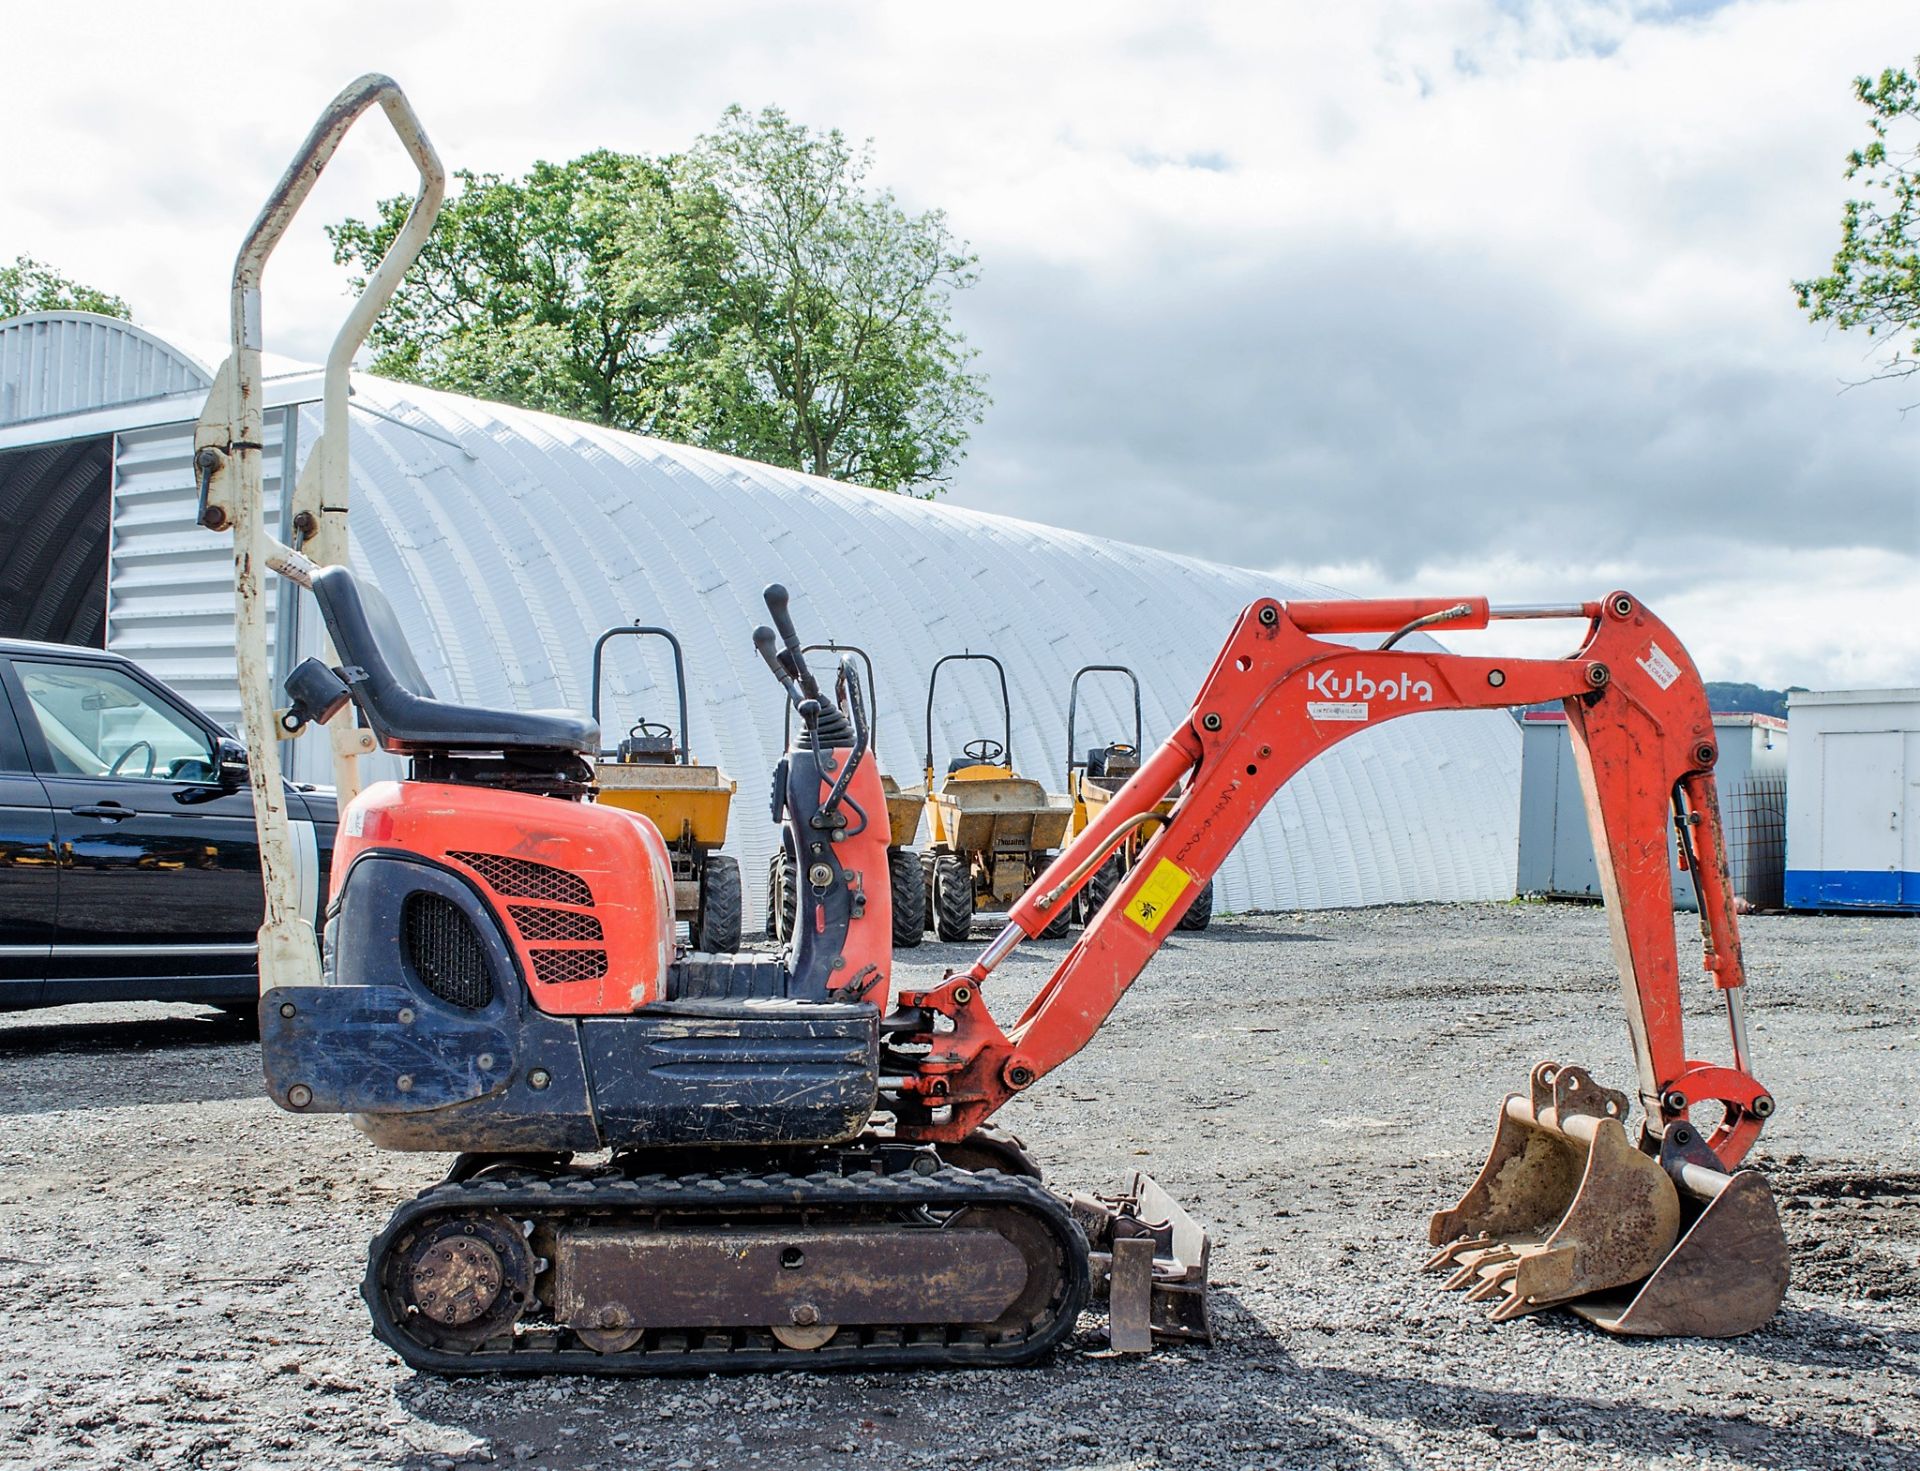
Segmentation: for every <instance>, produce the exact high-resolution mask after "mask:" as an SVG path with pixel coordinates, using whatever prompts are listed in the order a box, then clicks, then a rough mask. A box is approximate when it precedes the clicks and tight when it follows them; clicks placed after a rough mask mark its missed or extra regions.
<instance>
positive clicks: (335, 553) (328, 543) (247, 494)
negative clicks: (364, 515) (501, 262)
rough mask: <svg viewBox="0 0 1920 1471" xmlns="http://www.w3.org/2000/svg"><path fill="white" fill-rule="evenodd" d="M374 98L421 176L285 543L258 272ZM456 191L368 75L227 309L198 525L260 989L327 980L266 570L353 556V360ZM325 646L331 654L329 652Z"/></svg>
mask: <svg viewBox="0 0 1920 1471" xmlns="http://www.w3.org/2000/svg"><path fill="white" fill-rule="evenodd" d="M374 107H378V108H379V109H380V110H381V111H382V112H383V113H385V114H386V118H387V121H388V122H389V123H390V124H391V125H392V127H393V131H394V133H395V134H396V136H397V137H398V138H399V140H400V145H401V147H403V148H404V149H405V150H406V152H407V156H408V157H409V158H411V159H412V160H413V165H414V168H415V169H416V170H417V171H418V173H419V176H420V186H419V190H418V192H417V193H416V194H415V195H414V200H413V204H412V206H411V208H410V209H409V210H408V211H407V217H406V220H405V221H404V222H403V223H402V224H401V227H400V230H399V233H398V234H396V235H395V236H394V239H393V243H392V244H391V245H389V246H388V247H387V252H386V254H385V255H384V256H383V257H382V258H381V261H380V265H379V268H378V269H377V270H376V271H375V272H374V273H373V275H372V277H371V278H369V280H368V281H367V284H366V286H365V287H364V288H363V289H362V290H361V292H360V295H359V297H358V298H357V299H356V300H355V301H354V303H353V306H352V308H351V309H350V310H349V311H348V313H347V316H346V320H345V321H343V322H342V323H341V324H340V330H339V331H338V332H337V333H336V334H335V335H334V339H333V346H332V348H331V349H330V350H329V352H328V353H327V368H326V377H325V380H324V387H323V391H322V397H321V405H322V426H323V427H322V432H321V435H320V438H319V439H318V440H317V441H316V442H315V443H314V446H313V451H312V453H311V454H309V455H308V457H307V463H306V468H305V469H304V470H303V471H302V472H301V474H300V477H299V480H298V482H297V484H296V485H295V486H294V488H293V491H292V494H291V502H290V507H289V509H290V511H291V513H292V514H291V523H290V524H291V525H292V527H293V535H294V545H293V546H287V545H285V544H284V543H282V542H281V541H280V540H279V539H278V538H276V537H274V536H273V535H272V534H270V533H269V532H268V531H267V529H266V524H265V518H264V516H263V513H262V479H263V469H262V465H261V454H262V446H263V443H264V439H265V434H264V425H265V403H264V385H263V383H262V379H261V368H260V354H261V352H262V350H263V348H264V346H265V334H264V331H263V328H262V321H261V309H260V291H261V281H262V278H263V276H264V275H265V273H266V267H267V261H268V259H269V258H270V257H271V256H272V255H273V252H274V250H275V248H276V247H278V246H279V244H280V241H281V240H282V238H284V236H285V235H286V232H287V228H288V226H289V225H291V224H292V222H293V218H294V216H295V215H296V214H297V213H298V212H299V210H300V206H301V205H302V204H304V203H305V202H306V199H307V196H308V195H309V194H311V193H312V192H313V186H314V184H315V183H316V182H318V180H319V178H320V175H321V174H322V173H323V172H324V171H325V169H326V167H327V164H328V162H329V161H330V160H331V159H332V158H333V156H334V153H335V152H336V151H337V150H338V148H339V147H340V142H341V140H342V139H343V138H345V137H346V135H347V133H348V131H349V130H350V129H351V128H352V127H353V125H354V123H355V122H357V121H358V120H359V119H360V117H361V116H362V115H363V114H364V113H366V112H367V111H368V110H369V109H371V108H374ZM446 187H447V175H446V170H445V169H444V168H443V167H442V166H441V163H440V157H439V155H438V154H437V153H435V152H434V148H433V144H432V143H431V142H429V141H428V139H427V133H426V129H425V127H423V126H422V124H421V122H420V119H419V117H418V116H417V115H416V114H415V113H414V110H413V107H412V105H411V104H410V103H409V102H408V101H407V98H406V94H405V93H403V92H402V91H401V90H400V87H399V84H398V83H396V82H395V81H394V80H393V79H392V78H391V77H385V76H381V75H379V74H378V73H369V74H367V75H366V76H363V77H361V78H359V79H358V80H357V81H355V82H353V83H351V84H350V85H349V86H348V87H347V88H346V89H345V90H344V91H342V92H341V93H340V94H339V96H337V97H335V98H334V99H333V101H332V102H330V103H329V104H328V105H327V108H326V111H325V112H323V113H322V114H321V115H320V119H319V121H318V122H316V123H315V124H314V125H313V130H312V131H311V132H310V133H308V134H307V137H306V141H305V142H303V143H302V144H301V145H300V148H299V151H298V152H297V153H295V155H294V158H293V162H292V163H290V164H288V165H287V169H286V172H285V173H283V174H282V175H281V176H280V182H279V183H278V184H276V185H275V186H274V189H273V192H272V193H271V194H269V195H268V196H267V202H266V204H265V205H264V206H263V207H262V209H261V211H260V214H259V217H258V218H257V219H255V220H254V222H253V227H252V228H251V229H250V230H249V231H248V232H247V237H246V240H245V242H244V243H243V244H242V245H241V247H240V254H239V255H238V257H237V258H236V259H235V261H234V265H233V284H232V290H231V297H230V314H229V317H230V319H229V326H230V336H231V341H232V350H231V352H230V353H229V355H228V357H227V360H226V361H225V362H224V363H222V364H221V365H220V371H219V372H218V373H217V374H215V375H214V380H213V387H212V389H211V390H210V391H209V392H208V394H207V404H206V408H205V409H204V410H203V411H202V412H201V415H200V421H199V423H198V424H197V425H196V426H195V428H194V436H193V444H194V457H193V466H194V477H195V480H196V482H197V485H198V488H199V496H200V506H199V518H200V524H201V525H202V526H205V527H207V528H208V529H209V530H212V531H229V530H230V531H231V532H232V533H233V574H234V576H233V580H234V664H235V668H236V673H237V675H238V680H239V686H240V718H241V723H242V734H243V735H244V736H245V739H246V742H247V757H248V760H247V766H248V772H249V780H250V782H251V785H252V787H253V816H254V828H255V831H256V832H257V833H258V835H259V840H260V866H261V870H262V878H263V880H264V887H265V890H266V914H265V919H264V922H263V923H262V924H261V926H260V937H259V957H260V960H259V963H260V990H261V992H262V993H263V994H264V993H265V992H267V991H269V990H271V989H273V988H274V987H275V986H313V985H318V984H319V983H320V957H319V949H318V946H317V945H316V943H315V939H314V933H313V926H312V924H311V923H310V922H309V921H308V920H307V919H306V918H305V917H304V916H303V915H302V914H301V913H300V897H299V879H298V872H297V869H296V866H295V860H294V852H293V841H292V836H291V833H290V830H289V827H288V823H287V809H286V791H285V786H284V784H283V781H282V777H281V767H280V751H279V745H278V739H279V738H280V737H282V736H283V735H286V734H288V733H290V732H289V728H288V727H287V726H286V725H284V724H283V723H282V721H281V718H280V716H279V715H278V714H277V713H276V711H275V709H274V690H273V675H272V669H271V664H270V662H269V660H268V657H267V600H266V586H265V583H266V577H265V573H266V571H267V570H269V569H270V570H272V571H274V572H277V573H278V574H280V575H281V576H282V577H285V578H287V579H289V580H290V581H292V582H294V583H297V584H299V585H300V586H303V587H304V586H308V585H310V583H311V580H312V576H313V573H314V571H315V570H316V569H317V568H319V567H323V566H335V565H344V564H345V562H346V560H347V490H348V477H347V398H348V387H349V385H348V374H349V370H350V369H351V368H352V365H353V356H354V354H355V353H356V352H358V351H359V350H360V346H361V344H362V343H363V342H365V341H366V336H367V331H368V329H369V328H370V327H371V326H372V325H373V320H374V318H375V317H377V316H378V315H379V314H380V310H381V308H382V307H384V306H385V305H386V304H387V302H388V301H389V300H390V299H391V298H392V296H393V293H394V292H395V291H396V290H397V289H399V286H400V281H401V278H402V277H404V276H405V275H406V273H407V269H408V267H410V266H411V265H412V264H413V262H414V259H415V257H417V256H418V255H419V253H420V247H421V246H422V245H424V244H425V243H426V239H427V236H428V235H429V234H430V233H431V232H432V230H433V225H434V221H435V220H436V219H437V218H438V216H439V213H440V203H441V200H442V199H443V198H444V197H445V195H446ZM328 654H329V657H328V662H332V653H331V650H329V651H328ZM329 725H330V728H331V731H332V738H333V774H334V785H335V787H336V788H337V789H338V792H339V801H340V806H341V808H342V810H344V809H345V808H346V805H347V803H348V802H349V801H350V800H351V799H352V798H353V797H354V795H355V794H356V793H357V792H358V791H359V789H360V773H359V758H360V756H361V755H362V754H364V753H366V752H367V751H370V750H371V749H372V748H373V747H372V742H371V740H370V738H369V737H368V736H367V734H366V733H365V732H363V731H361V730H360V729H359V728H358V726H357V725H356V724H355V721H354V719H353V717H352V716H351V715H347V716H346V717H345V718H344V719H343V718H341V717H340V716H338V715H336V716H335V717H334V719H333V720H332V721H330V722H329Z"/></svg>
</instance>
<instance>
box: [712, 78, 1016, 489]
mask: <svg viewBox="0 0 1920 1471" xmlns="http://www.w3.org/2000/svg"><path fill="white" fill-rule="evenodd" d="M871 166H872V157H871V153H870V150H869V149H867V148H863V149H860V150H859V151H857V152H856V151H855V150H853V149H852V148H850V147H849V146H848V144H847V141H846V139H845V138H844V137H843V136H842V135H841V134H840V132H839V131H838V130H837V129H836V130H833V131H829V132H826V133H812V132H810V131H809V130H808V129H806V128H805V127H803V126H801V125H799V124H797V123H794V122H792V121H790V120H789V119H788V118H787V116H786V115H785V114H784V113H782V112H781V111H780V110H779V109H778V108H767V109H765V110H763V111H762V112H760V113H758V114H757V115H749V114H748V113H747V112H745V111H744V110H743V109H741V108H738V107H733V108H729V109H728V110H727V112H726V115H725V116H724V117H723V118H722V119H721V124H720V127H719V128H718V129H717V130H716V131H715V132H714V133H712V134H710V135H708V136H707V137H704V138H702V139H701V140H700V142H699V144H698V146H697V147H696V148H695V149H694V151H693V153H692V155H691V156H690V158H689V159H688V169H687V172H688V173H690V174H691V176H692V177H694V178H695V179H697V180H699V181H700V182H701V184H703V185H705V186H707V187H710V188H712V189H713V190H714V191H716V192H717V193H718V194H719V195H720V196H721V197H722V198H723V199H724V200H725V201H726V207H727V221H728V233H729V237H730V240H731V244H732V247H733V248H732V250H731V252H730V253H729V255H728V256H727V258H726V259H725V260H724V261H723V263H722V265H721V267H720V273H719V281H718V285H719V287H720V291H719V294H718V295H717V296H716V298H715V302H714V305H715V306H716V308H717V312H716V323H717V326H718V328H719V331H718V344H719V348H720V351H721V354H722V356H723V359H724V361H725V363H726V366H727V369H728V385H727V386H728V390H729V392H728V399H727V403H726V405H724V406H722V407H723V410H724V411H723V412H721V413H720V414H719V415H718V416H717V418H716V420H715V422H714V423H713V425H712V426H711V430H710V433H711V436H712V438H711V441H710V442H715V443H717V444H721V445H724V447H726V448H729V449H733V450H736V451H738V452H739V453H741V454H745V455H750V456H752V457H753V458H756V459H763V460H771V461H773V462H775V463H777V464H784V465H794V466H797V467H798V468H800V469H804V470H810V471H812V472H813V473H814V474H816V475H829V476H833V477H835V478H837V479H842V480H858V481H862V482H864V483H866V484H869V485H878V486H882V487H885V488H887V489H896V488H899V487H903V486H919V487H929V486H933V485H936V484H938V483H939V482H940V481H941V479H942V478H943V474H944V472H945V471H946V469H947V468H948V467H949V466H950V465H951V464H952V463H953V462H954V461H955V460H956V459H957V458H958V457H959V455H960V452H961V449H962V446H963V445H964V444H965V443H966V437H967V432H968V430H969V428H970V427H971V426H972V425H974V424H977V423H978V422H979V421H980V417H981V414H982V412H983V410H984V409H985V407H986V403H987V399H986V394H985V384H984V380H982V379H981V378H980V377H979V376H978V375H977V374H975V373H974V372H973V371H972V370H971V364H972V361H973V358H974V353H973V350H972V349H971V348H969V347H968V346H967V345H966V342H965V340H964V339H963V338H962V337H961V336H960V335H959V333H957V332H956V331H954V329H953V327H952V325H951V322H950V319H949V316H948V302H949V300H950V299H951V296H952V293H953V292H955V291H959V290H964V289H965V288H967V287H968V286H971V285H972V284H973V283H974V281H975V279H976V277H977V269H976V268H977V260H976V258H975V257H974V256H973V255H972V254H970V253H969V252H968V250H967V249H966V247H965V245H964V244H962V243H960V242H957V241H955V240H954V239H953V237H952V235H951V234H950V233H949V232H948V229H947V223H946V217H945V216H944V215H943V214H941V213H940V212H939V211H937V210H934V211H929V212H928V213H926V214H920V215H913V214H908V213H907V212H906V211H905V210H903V209H901V208H900V206H899V204H898V203H897V202H896V201H895V199H894V197H893V195H892V194H891V193H888V192H885V191H881V192H877V193H870V192H868V191H867V190H866V189H865V188H864V182H865V179H866V176H867V172H868V170H869V169H870V168H871Z"/></svg>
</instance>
